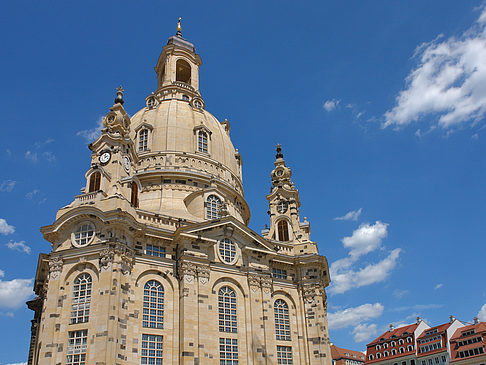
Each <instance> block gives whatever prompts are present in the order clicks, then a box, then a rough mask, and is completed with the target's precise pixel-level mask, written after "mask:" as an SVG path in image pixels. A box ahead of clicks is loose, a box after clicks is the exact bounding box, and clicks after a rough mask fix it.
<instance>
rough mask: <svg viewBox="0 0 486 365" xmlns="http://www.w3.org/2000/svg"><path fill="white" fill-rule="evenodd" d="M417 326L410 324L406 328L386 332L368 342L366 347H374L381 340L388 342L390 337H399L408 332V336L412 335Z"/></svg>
mask: <svg viewBox="0 0 486 365" xmlns="http://www.w3.org/2000/svg"><path fill="white" fill-rule="evenodd" d="M417 326H418V324H417V323H414V324H410V325H408V326H403V327H398V328H395V329H394V330H393V331H386V332H385V333H383V334H382V335H381V336H380V337H378V338H376V339H375V340H373V341H372V342H370V343H369V344H368V345H367V346H374V345H375V344H376V343H378V342H380V341H381V340H382V339H383V340H388V339H390V338H391V337H392V336H396V337H401V336H402V335H403V334H404V333H405V332H408V333H409V334H411V335H413V332H414V331H415V329H416V328H417Z"/></svg>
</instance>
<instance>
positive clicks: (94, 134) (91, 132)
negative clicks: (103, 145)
mask: <svg viewBox="0 0 486 365" xmlns="http://www.w3.org/2000/svg"><path fill="white" fill-rule="evenodd" d="M103 118H104V117H100V118H98V122H97V124H96V127H94V128H92V129H84V130H82V131H78V132H77V133H76V135H77V136H80V137H83V138H84V139H85V140H86V142H93V141H94V140H95V139H96V138H98V136H99V135H100V132H101V130H102V129H103V128H104V125H103Z"/></svg>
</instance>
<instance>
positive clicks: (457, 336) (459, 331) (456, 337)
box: [451, 322, 486, 341]
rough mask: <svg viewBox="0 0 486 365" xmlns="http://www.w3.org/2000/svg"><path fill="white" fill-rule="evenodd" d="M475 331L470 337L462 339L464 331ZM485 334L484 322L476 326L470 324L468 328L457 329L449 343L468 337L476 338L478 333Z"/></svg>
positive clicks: (485, 324) (485, 323)
mask: <svg viewBox="0 0 486 365" xmlns="http://www.w3.org/2000/svg"><path fill="white" fill-rule="evenodd" d="M473 328H474V329H476V331H475V333H474V334H472V335H468V336H466V337H462V333H463V332H466V331H470V330H472V329H473ZM484 332H486V322H479V323H478V324H471V325H469V326H465V327H461V328H458V329H457V331H456V332H455V333H454V334H453V335H452V337H451V341H458V340H460V338H467V337H470V336H477V335H478V334H480V333H484Z"/></svg>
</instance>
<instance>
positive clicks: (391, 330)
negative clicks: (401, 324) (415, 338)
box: [390, 324, 395, 332]
mask: <svg viewBox="0 0 486 365" xmlns="http://www.w3.org/2000/svg"><path fill="white" fill-rule="evenodd" d="M394 329H395V327H394V326H393V324H390V332H393V330H394Z"/></svg>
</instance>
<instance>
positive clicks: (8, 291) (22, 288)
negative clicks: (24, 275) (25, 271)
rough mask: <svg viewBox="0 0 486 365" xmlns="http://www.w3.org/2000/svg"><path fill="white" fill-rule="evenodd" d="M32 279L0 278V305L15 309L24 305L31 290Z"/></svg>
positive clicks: (30, 294)
mask: <svg viewBox="0 0 486 365" xmlns="http://www.w3.org/2000/svg"><path fill="white" fill-rule="evenodd" d="M33 281H34V279H13V280H0V307H3V308H10V309H17V308H20V307H22V306H23V305H25V301H26V300H27V299H29V298H30V297H31V296H32V294H33V292H32V284H33Z"/></svg>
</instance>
